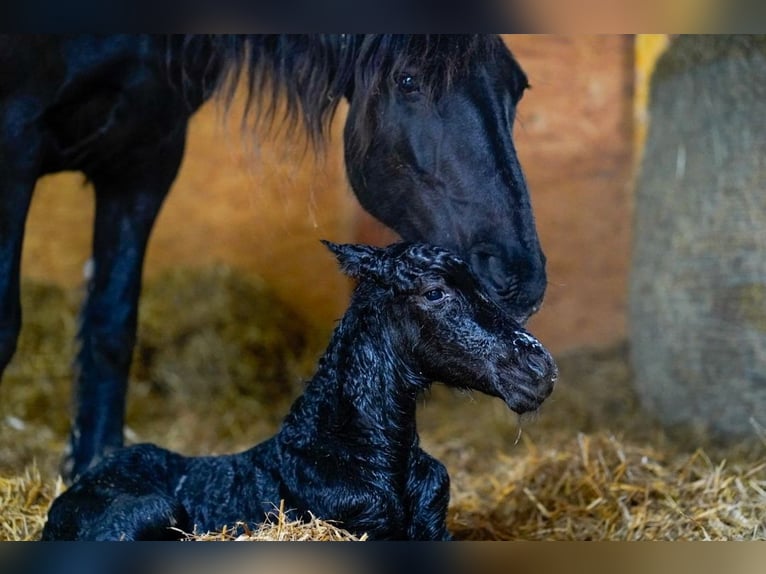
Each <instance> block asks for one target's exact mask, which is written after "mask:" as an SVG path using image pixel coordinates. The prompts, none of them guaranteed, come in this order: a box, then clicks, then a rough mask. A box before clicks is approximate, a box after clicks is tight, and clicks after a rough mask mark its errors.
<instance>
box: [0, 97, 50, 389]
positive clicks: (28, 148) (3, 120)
mask: <svg viewBox="0 0 766 574" xmlns="http://www.w3.org/2000/svg"><path fill="white" fill-rule="evenodd" d="M37 114H38V110H37V108H36V106H35V104H34V102H32V101H31V100H26V99H23V98H19V99H15V100H14V99H10V100H7V99H3V100H1V101H0V378H2V375H3V372H4V371H5V367H6V366H7V365H8V363H9V362H10V360H11V357H13V354H14V353H15V352H16V341H17V340H18V336H19V331H20V330H21V300H20V292H19V276H20V268H21V246H22V243H23V239H24V226H25V223H26V219H27V213H28V212H29V204H30V201H31V200H32V192H33V190H34V186H35V182H36V181H37V176H38V175H39V167H40V166H39V163H40V135H39V133H38V131H37V126H36V123H35V121H36V120H35V118H36V117H37Z"/></svg>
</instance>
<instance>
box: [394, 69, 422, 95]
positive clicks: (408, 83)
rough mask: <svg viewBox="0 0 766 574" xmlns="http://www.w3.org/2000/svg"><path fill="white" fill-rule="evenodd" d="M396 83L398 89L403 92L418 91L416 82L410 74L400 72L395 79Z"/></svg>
mask: <svg viewBox="0 0 766 574" xmlns="http://www.w3.org/2000/svg"><path fill="white" fill-rule="evenodd" d="M396 84H397V85H398V86H399V89H400V90H401V91H402V92H404V93H405V94H412V93H415V92H417V91H418V89H419V87H418V83H417V82H416V81H415V78H414V77H413V76H411V75H410V74H402V75H401V76H399V77H398V78H397V80H396Z"/></svg>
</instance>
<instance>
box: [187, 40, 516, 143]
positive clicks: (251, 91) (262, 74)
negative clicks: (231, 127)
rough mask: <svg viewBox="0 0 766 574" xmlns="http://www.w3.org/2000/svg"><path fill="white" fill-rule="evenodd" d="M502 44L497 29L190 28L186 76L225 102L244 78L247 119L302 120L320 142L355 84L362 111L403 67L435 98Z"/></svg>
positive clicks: (190, 85)
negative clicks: (261, 31)
mask: <svg viewBox="0 0 766 574" xmlns="http://www.w3.org/2000/svg"><path fill="white" fill-rule="evenodd" d="M500 46H502V40H500V38H499V37H497V36H495V35H404V34H402V35H398V34H367V35H353V34H281V35H276V34H273V35H270V34H265V35H207V36H199V35H186V36H183V37H182V40H181V42H180V59H181V73H182V79H181V82H182V85H183V88H184V90H185V91H189V90H199V89H202V90H203V92H204V97H209V96H211V95H212V94H213V93H215V92H217V93H219V94H221V95H222V96H223V99H224V102H225V103H226V106H227V108H228V107H229V106H230V104H231V103H232V101H233V99H234V95H235V92H236V89H237V87H238V84H239V83H240V82H241V81H243V80H244V82H245V87H246V101H245V111H244V117H243V123H244V122H246V120H247V119H248V118H249V117H252V118H253V119H255V121H256V124H257V125H260V124H265V125H271V124H272V123H273V122H274V120H277V119H280V120H282V121H284V122H285V123H286V124H287V126H288V129H289V130H292V129H294V128H295V127H297V125H299V124H300V125H302V127H303V128H305V131H306V133H307V135H308V136H309V140H310V141H311V142H312V143H313V144H314V145H315V147H321V144H322V142H323V141H324V140H325V139H326V137H327V133H328V131H329V127H330V124H331V122H332V119H333V117H334V115H335V112H336V111H337V108H338V105H339V103H340V101H341V99H342V98H343V97H344V95H346V94H347V93H348V92H349V89H350V88H352V87H353V90H354V97H355V98H359V100H358V101H359V105H360V109H361V112H362V116H365V115H366V114H365V111H366V108H367V107H368V106H369V104H370V103H371V101H372V98H373V97H374V96H375V95H376V94H378V93H380V92H381V86H382V85H383V84H384V83H385V82H387V81H391V80H392V79H395V78H396V77H398V76H399V75H400V74H402V73H404V72H408V73H414V74H415V75H417V80H418V82H419V88H420V90H421V91H422V92H424V93H425V94H426V95H427V96H428V97H429V98H434V97H436V96H437V95H438V93H439V92H440V91H442V90H444V89H445V88H446V87H447V86H449V84H450V83H451V82H452V80H453V79H454V78H455V77H457V76H459V75H460V74H461V73H464V72H465V71H466V70H467V69H468V67H469V66H470V64H471V62H473V61H474V59H475V57H476V56H477V55H484V56H487V55H489V54H491V53H492V52H493V51H494V50H497V49H498V47H500ZM192 70H194V72H192ZM200 75H201V76H202V80H203V83H204V86H202V88H200V85H199V82H200ZM282 98H284V100H283V101H284V108H280V105H279V104H280V102H281V101H282V100H281V99H282ZM280 110H281V111H282V114H283V116H282V117H281V118H278V117H277V116H278V114H279V113H280Z"/></svg>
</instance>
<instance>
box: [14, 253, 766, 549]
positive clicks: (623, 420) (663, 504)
mask: <svg viewBox="0 0 766 574" xmlns="http://www.w3.org/2000/svg"><path fill="white" fill-rule="evenodd" d="M175 273H176V275H174V276H173V277H165V278H159V280H158V281H157V282H154V283H153V284H150V285H147V287H146V289H145V296H144V303H143V305H144V306H143V307H142V313H144V314H143V315H142V323H143V327H142V329H143V330H142V335H141V337H142V340H141V343H139V350H138V351H137V355H136V367H135V369H134V380H132V381H131V385H132V386H131V389H130V395H129V398H128V402H129V405H130V406H129V411H128V429H127V430H126V434H127V438H128V440H129V441H130V442H135V441H152V442H156V443H159V444H161V445H162V446H166V447H169V448H172V449H174V450H177V451H180V452H183V453H185V454H202V453H223V452H232V451H236V450H239V449H242V448H246V447H248V446H250V445H252V444H254V443H255V442H257V441H259V440H262V439H263V438H265V437H266V436H268V435H269V434H271V433H272V432H273V431H274V429H275V428H276V426H277V425H278V423H279V420H280V419H281V417H282V416H283V414H284V413H285V411H286V409H287V406H288V405H289V402H290V400H291V399H292V397H293V396H294V395H295V393H297V392H299V390H300V381H301V380H303V379H304V378H305V377H306V376H308V374H310V372H311V371H312V370H313V364H314V361H315V359H316V357H317V356H318V354H319V353H320V352H321V351H322V349H323V346H324V344H325V341H326V337H327V336H328V333H319V332H315V331H316V330H314V329H311V328H310V327H309V326H308V325H306V324H304V323H303V322H302V321H301V320H300V318H299V317H297V316H295V315H294V314H292V313H291V312H290V310H289V309H285V308H284V306H283V305H280V304H279V303H277V300H276V298H275V297H274V296H273V294H271V293H270V292H269V291H268V289H267V288H266V287H265V286H264V285H262V284H260V283H258V282H257V281H251V280H250V279H244V278H242V277H240V276H239V275H238V274H237V273H235V272H233V271H231V270H227V269H224V268H215V269H212V270H197V271H188V270H187V271H184V272H183V274H182V275H177V273H179V272H175ZM168 289H172V290H173V292H174V293H175V294H174V295H173V297H172V298H170V299H169V291H168ZM23 292H24V310H25V327H24V332H23V333H22V340H21V341H20V346H19V351H18V353H17V356H16V358H14V361H13V362H12V364H11V366H10V367H9V369H8V371H7V374H6V377H5V379H4V380H3V384H2V385H0V508H1V509H2V512H0V540H33V539H35V538H36V537H37V536H38V535H39V532H40V530H41V528H42V525H43V523H44V520H45V513H46V511H47V506H48V504H49V503H50V500H51V499H52V498H53V497H54V496H55V495H56V494H57V493H58V492H61V490H62V489H63V488H64V486H63V484H62V483H61V481H60V480H59V478H58V473H57V465H58V463H59V460H60V457H61V453H62V452H63V449H64V444H65V440H66V432H67V428H68V416H69V409H70V396H71V362H72V357H73V353H74V346H73V343H72V340H73V338H74V332H75V328H76V317H75V309H76V304H77V300H78V295H79V294H78V293H69V292H62V291H61V290H59V289H57V288H55V287H51V286H45V285H38V284H32V283H27V284H26V285H25V286H24V289H23ZM216 293H217V294H216ZM169 300H170V301H171V302H170V303H168V302H167V301H169ZM172 301H175V303H173V302H172ZM256 301H257V303H256ZM179 302H180V303H179ZM174 304H175V305H180V307H178V308H179V309H184V308H186V309H193V317H189V316H188V314H186V315H185V316H184V319H183V321H180V322H178V321H172V323H174V324H171V320H170V319H171V318H174V317H176V316H177V315H178V312H177V311H175V310H173V308H172V305H174ZM227 319H228V320H227ZM179 323H181V325H180V326H179ZM237 324H240V325H239V327H238V326H237ZM254 325H255V326H254ZM237 329H240V332H239V333H238V332H237ZM201 349H204V353H205V357H207V359H206V360H204V361H203V360H202V359H201V358H200V356H199V355H198V353H197V352H196V351H195V350H201ZM200 352H202V351H200ZM232 357H238V361H242V362H247V364H245V365H239V364H232V361H231V358H232ZM627 357H628V352H627V346H626V345H625V344H623V345H617V346H615V347H613V348H609V349H601V350H581V351H578V352H576V353H571V354H567V355H562V356H560V357H557V360H558V361H559V367H560V370H561V376H560V384H559V386H558V388H557V389H556V390H555V391H554V393H553V395H552V396H551V398H550V399H549V400H548V402H547V403H546V404H545V405H544V406H543V408H542V409H541V411H540V413H538V414H536V415H535V416H534V417H523V418H521V419H519V418H518V417H516V416H515V415H514V414H513V413H510V412H509V411H508V410H507V409H506V408H505V407H504V405H502V404H501V403H500V401H497V400H495V399H491V398H489V397H484V396H481V395H477V394H474V395H468V396H467V395H465V394H462V393H456V392H453V391H450V390H448V389H444V388H442V387H434V389H433V390H432V392H431V393H430V394H429V395H428V396H426V397H424V398H423V401H422V405H421V406H422V407H423V408H421V409H420V412H419V415H418V416H419V421H418V423H419V428H420V430H421V438H422V442H423V446H424V448H425V449H426V450H427V451H429V452H431V453H432V454H433V455H435V456H436V457H438V458H439V459H440V460H442V461H443V462H444V463H445V465H446V466H447V468H448V470H449V472H450V476H451V479H452V500H451V504H450V512H449V517H448V522H449V526H450V529H451V531H452V532H453V533H454V535H455V537H456V538H458V539H467V540H753V539H756V540H766V510H764V509H766V431H764V429H762V428H758V427H757V426H756V425H755V424H754V425H753V433H752V440H745V441H742V442H741V443H740V444H739V445H737V447H736V448H733V447H723V446H721V445H717V444H715V443H713V442H711V441H709V440H707V438H706V437H704V436H700V435H698V434H693V433H692V432H687V431H684V430H683V429H678V430H674V431H673V432H665V431H663V430H661V429H660V427H659V426H658V425H657V424H656V423H655V422H654V420H653V418H652V417H651V415H650V414H649V413H646V412H644V411H642V410H641V407H640V405H639V403H638V401H637V400H636V398H635V396H634V394H633V391H632V385H631V377H630V369H629V367H628V360H627ZM174 373H176V374H177V373H183V379H181V378H179V377H175V376H174ZM283 510H284V509H280V508H275V509H274V513H273V516H272V521H271V523H269V524H267V525H264V526H263V527H261V528H259V529H257V530H250V531H247V532H246V533H245V534H244V535H239V536H235V535H234V531H233V528H232V529H227V530H225V531H223V532H218V533H189V539H195V540H233V539H237V540H358V538H354V537H353V536H351V535H349V534H348V533H347V532H345V531H344V530H342V525H338V524H334V523H332V522H328V521H323V520H318V519H314V520H312V521H311V522H309V523H306V524H301V523H295V522H291V521H289V520H288V519H287V518H286V516H285V515H284V514H283V512H282V511H283ZM231 526H232V527H234V526H235V525H231ZM361 539H362V540H363V539H364V537H362V538H361Z"/></svg>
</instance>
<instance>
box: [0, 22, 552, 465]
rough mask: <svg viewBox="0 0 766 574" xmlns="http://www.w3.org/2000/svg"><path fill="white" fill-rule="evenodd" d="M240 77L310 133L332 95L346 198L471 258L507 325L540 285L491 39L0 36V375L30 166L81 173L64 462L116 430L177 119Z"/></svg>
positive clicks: (512, 85)
mask: <svg viewBox="0 0 766 574" xmlns="http://www.w3.org/2000/svg"><path fill="white" fill-rule="evenodd" d="M242 77H244V80H245V82H246V86H247V87H248V94H249V97H248V103H249V105H248V106H247V109H248V112H246V113H252V114H254V115H255V117H256V119H259V120H264V119H266V120H271V119H274V116H275V115H276V114H277V113H278V112H277V109H278V106H277V105H276V102H277V101H278V99H279V98H280V97H285V98H286V102H287V108H286V109H287V120H288V121H290V122H292V124H293V125H295V124H300V123H302V124H303V125H304V126H305V128H306V129H307V132H308V134H309V136H310V138H311V140H312V141H314V142H315V143H321V141H322V140H323V138H324V136H325V135H326V132H327V127H328V124H329V122H330V120H331V118H332V116H333V113H334V112H335V110H336V109H337V106H338V103H339V102H340V100H341V99H342V98H346V99H347V100H348V102H349V111H348V116H347V120H346V125H345V131H344V145H345V159H346V170H347V174H348V179H349V181H350V183H351V187H352V188H353V190H354V193H355V194H356V196H357V198H358V199H359V201H360V203H361V204H362V206H363V207H364V208H365V209H367V210H368V211H369V212H370V213H371V214H372V215H373V216H375V217H376V218H377V219H379V220H380V221H382V222H383V223H384V224H386V225H388V226H389V227H391V228H393V229H394V230H395V231H396V232H398V233H399V235H401V236H402V237H403V238H404V239H407V240H411V241H424V242H428V243H432V244H437V245H441V246H444V247H447V248H450V249H452V250H454V251H455V252H457V253H458V254H459V255H461V256H463V257H464V258H465V259H466V260H467V261H469V262H470V264H471V266H472V268H473V269H474V271H475V272H476V273H477V275H478V276H479V278H480V280H481V281H482V282H483V283H484V284H485V285H486V286H487V287H489V291H491V292H492V293H493V294H494V295H495V296H496V299H497V301H498V302H499V303H501V304H502V305H504V306H505V307H506V309H508V310H509V311H510V313H511V314H512V315H513V316H514V317H515V318H516V319H517V320H518V321H519V322H520V323H522V324H523V323H524V322H525V321H526V319H527V318H528V317H529V316H530V315H531V314H532V313H534V312H535V311H536V310H537V308H538V307H539V305H540V302H541V301H542V298H543V293H544V291H545V286H546V275H545V257H544V255H543V253H542V251H541V248H540V245H539V241H538V237H537V232H536V229H535V224H534V218H533V214H532V209H531V205H530V200H529V196H528V192H527V187H526V184H525V181H524V176H523V174H522V170H521V166H520V165H519V161H518V158H517V156H516V151H515V149H514V144H513V140H512V127H513V122H514V116H515V110H516V105H517V104H518V102H519V99H520V98H521V96H522V93H523V92H524V90H525V88H526V87H527V78H526V76H525V74H524V72H523V71H522V69H521V67H520V66H519V64H518V63H517V62H516V60H515V59H514V58H513V56H512V55H511V53H510V51H509V50H508V49H507V48H506V46H505V44H504V43H503V41H502V39H501V38H499V37H497V36H481V35H480V36H396V35H360V36H354V35H346V34H340V35H300V36H295V35H290V36H279V35H248V36H160V35H115V36H85V35H79V36H5V37H2V38H0V305H1V307H0V373H1V372H2V369H4V368H5V366H6V365H7V364H8V362H9V361H10V359H11V357H12V355H13V353H14V351H15V348H16V340H17V337H18V334H19V330H20V327H21V306H20V298H19V272H20V269H19V268H20V257H21V246H22V240H23V234H24V225H25V220H26V217H27V212H28V208H29V204H30V201H31V197H32V192H33V189H34V185H35V182H36V180H37V179H38V178H39V177H40V176H41V175H43V174H46V173H53V172H58V171H62V170H79V171H82V172H83V173H84V174H85V175H86V176H87V177H88V179H89V180H90V181H91V182H92V183H93V186H94V188H95V196H96V215H95V228H94V236H93V253H92V260H93V264H94V266H93V274H92V277H91V279H90V281H89V289H88V296H87V300H86V302H85V304H84V307H83V310H82V315H81V327H80V334H79V336H80V350H79V353H78V357H77V366H78V369H77V371H78V374H77V378H78V380H77V391H76V407H75V408H76V411H75V416H74V421H73V428H72V431H71V437H70V449H71V451H70V453H69V456H68V461H67V462H68V464H67V465H66V467H65V468H66V474H68V475H69V477H70V478H72V477H75V476H77V475H79V473H81V472H82V471H83V470H84V469H85V468H87V467H88V465H89V464H90V463H91V462H92V461H93V460H94V459H96V458H98V457H99V456H100V455H101V454H102V453H104V452H105V451H107V450H109V449H112V448H114V447H118V446H121V445H122V444H123V423H124V411H125V395H126V385H127V379H128V372H129V368H130V360H131V355H132V350H133V346H134V342H135V337H136V323H137V304H138V298H139V293H140V288H141V273H142V266H143V259H144V253H145V250H146V245H147V240H148V237H149V234H150V231H151V229H152V225H153V223H154V221H155V218H156V216H157V213H158V211H159V209H160V206H161V204H162V202H163V199H164V198H165V196H166V194H167V192H168V189H169V187H170V185H171V183H172V182H173V180H174V178H175V176H176V173H177V171H178V167H179V164H180V162H181V158H182V156H183V151H184V141H185V136H186V129H187V124H188V121H189V117H190V116H191V115H192V114H193V113H194V112H195V111H196V110H197V109H198V108H199V106H200V105H201V104H202V103H203V102H204V101H205V100H206V99H208V98H209V97H211V96H212V95H213V94H214V93H215V92H217V91H221V92H223V94H224V95H225V96H227V97H228V98H229V99H230V98H231V97H232V94H233V90H234V86H235V84H236V83H237V82H238V80H239V79H241V78H242Z"/></svg>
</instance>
